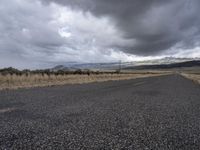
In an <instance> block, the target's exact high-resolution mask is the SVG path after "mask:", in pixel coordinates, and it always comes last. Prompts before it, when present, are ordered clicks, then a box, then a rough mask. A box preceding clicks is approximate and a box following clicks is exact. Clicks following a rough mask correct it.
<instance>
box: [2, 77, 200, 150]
mask: <svg viewBox="0 0 200 150" xmlns="http://www.w3.org/2000/svg"><path fill="white" fill-rule="evenodd" d="M199 87H200V86H199V85H197V84H195V83H193V82H192V81H190V80H187V79H185V78H183V77H181V76H179V75H168V76H160V77H150V78H143V79H135V80H125V81H109V82H103V83H90V84H82V85H65V86H55V87H43V88H33V89H19V90H10V91H0V149H6V150H7V149H8V150H9V149H25V150H27V149H59V150H60V149H69V150H70V149H76V150H78V149H97V150H98V149H108V150H109V149H130V150H132V149H136V150H140V149H141V150H143V149H145V150H148V149H159V150H162V149H163V150H165V149H167V150H168V149H181V150H183V149H185V150H188V149H190V150H192V149H199V148H200V88H199Z"/></svg>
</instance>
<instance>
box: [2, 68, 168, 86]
mask: <svg viewBox="0 0 200 150" xmlns="http://www.w3.org/2000/svg"><path fill="white" fill-rule="evenodd" d="M164 74H166V73H160V72H157V73H126V74H98V75H97V74H91V75H53V74H52V75H47V74H44V75H41V74H29V75H21V76H19V75H15V74H14V75H10V74H8V75H1V74H0V89H16V88H23V87H26V88H29V87H38V86H52V85H64V84H81V83H90V82H102V81H109V80H127V79H135V78H142V77H149V76H158V75H164Z"/></svg>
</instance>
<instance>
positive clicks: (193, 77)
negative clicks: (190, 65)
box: [182, 73, 200, 84]
mask: <svg viewBox="0 0 200 150" xmlns="http://www.w3.org/2000/svg"><path fill="white" fill-rule="evenodd" d="M182 75H183V76H184V77H186V78H188V79H190V80H193V81H195V82H197V83H199V84H200V73H182Z"/></svg>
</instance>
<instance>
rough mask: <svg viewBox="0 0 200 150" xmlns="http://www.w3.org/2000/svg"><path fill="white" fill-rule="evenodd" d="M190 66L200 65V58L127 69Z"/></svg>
mask: <svg viewBox="0 0 200 150" xmlns="http://www.w3.org/2000/svg"><path fill="white" fill-rule="evenodd" d="M188 67H200V60H194V61H187V62H180V63H172V64H158V65H141V66H133V67H127V68H125V69H130V70H132V69H135V70H144V69H175V68H188Z"/></svg>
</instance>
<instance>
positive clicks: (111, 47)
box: [0, 0, 200, 68]
mask: <svg viewBox="0 0 200 150" xmlns="http://www.w3.org/2000/svg"><path fill="white" fill-rule="evenodd" d="M199 13H200V1H199V0H35V1H32V0H2V1H0V33H1V34H0V67H9V66H14V67H18V68H47V67H49V66H55V65H57V64H64V63H65V62H72V61H73V62H74V61H76V62H111V61H112V62H113V61H119V60H122V61H135V60H147V59H149V58H156V57H169V56H174V57H200V42H199V41H200V15H199Z"/></svg>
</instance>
